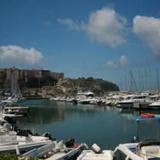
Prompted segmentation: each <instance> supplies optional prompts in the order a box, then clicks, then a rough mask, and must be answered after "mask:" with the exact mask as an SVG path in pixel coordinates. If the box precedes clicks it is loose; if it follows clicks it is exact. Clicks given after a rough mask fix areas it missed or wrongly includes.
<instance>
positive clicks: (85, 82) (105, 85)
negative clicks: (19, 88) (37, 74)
mask: <svg viewBox="0 0 160 160" xmlns="http://www.w3.org/2000/svg"><path fill="white" fill-rule="evenodd" d="M49 80H50V79H49ZM41 82H42V81H41ZM45 82H46V85H45V86H41V87H40V88H39V87H38V85H37V86H36V85H35V84H38V82H37V80H33V81H30V83H29V85H28V88H26V89H25V90H24V92H23V95H24V96H37V95H39V94H41V95H43V96H75V95H76V94H77V92H78V91H92V92H94V93H95V95H103V94H105V93H106V92H108V91H119V87H118V86H117V85H116V84H114V83H112V82H109V81H105V80H103V79H96V78H93V77H89V78H84V77H82V78H77V79H71V78H65V79H61V80H59V81H58V82H56V81H55V80H54V81H53V82H48V81H45ZM44 84H45V83H44ZM33 86H34V87H33ZM35 86H36V87H35Z"/></svg>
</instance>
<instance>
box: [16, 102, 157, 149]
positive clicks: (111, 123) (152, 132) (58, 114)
mask: <svg viewBox="0 0 160 160" xmlns="http://www.w3.org/2000/svg"><path fill="white" fill-rule="evenodd" d="M28 105H29V106H30V113H29V116H28V117H25V118H23V119H21V120H20V121H18V125H19V126H20V127H22V128H28V129H31V130H32V131H36V132H40V133H44V132H50V133H51V134H52V135H55V136H56V137H57V138H58V139H68V138H69V137H74V138H75V139H76V140H77V141H79V142H86V143H87V144H89V145H91V144H93V143H95V142H96V143H98V144H99V145H101V146H102V147H103V148H114V147H115V146H117V145H118V144H119V143H127V142H130V141H131V139H132V138H133V136H135V135H136V134H137V128H138V127H137V123H136V122H135V121H133V120H131V119H130V117H132V116H134V115H137V114H139V113H138V112H137V111H132V110H125V111H124V110H123V111H119V110H117V109H114V108H108V107H104V106H102V107H98V106H93V105H73V104H72V103H64V102H60V103H58V102H49V101H47V102H45V103H44V102H43V103H38V104H37V103H36V102H34V103H29V102H28ZM159 128H160V124H159V122H157V121H154V122H152V121H151V122H143V123H141V124H140V125H139V129H138V130H139V133H138V134H139V136H140V137H141V138H159V135H160V134H159V133H160V131H159Z"/></svg>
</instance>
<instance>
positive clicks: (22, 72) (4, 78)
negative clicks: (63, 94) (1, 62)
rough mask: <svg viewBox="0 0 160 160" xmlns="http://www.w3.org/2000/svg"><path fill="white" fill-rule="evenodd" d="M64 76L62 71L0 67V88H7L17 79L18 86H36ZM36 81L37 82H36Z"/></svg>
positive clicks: (47, 83) (50, 82) (48, 83)
mask: <svg viewBox="0 0 160 160" xmlns="http://www.w3.org/2000/svg"><path fill="white" fill-rule="evenodd" d="M63 78H64V73H58V72H52V71H50V70H43V69H18V68H15V67H12V68H0V88H1V89H3V88H4V89H7V88H9V87H10V86H11V83H14V81H17V82H18V84H19V86H20V87H25V86H26V87H28V86H31V87H34V86H35V87H37V86H38V85H41V86H43V85H50V84H51V85H52V83H53V82H54V81H58V80H60V79H63ZM36 82H37V84H36Z"/></svg>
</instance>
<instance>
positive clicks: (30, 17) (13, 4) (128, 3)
mask: <svg viewBox="0 0 160 160" xmlns="http://www.w3.org/2000/svg"><path fill="white" fill-rule="evenodd" d="M159 6H160V1H159V0H0V67H12V66H16V67H18V68H36V69H50V70H52V71H55V72H64V74H65V77H72V78H78V77H90V76H92V77H95V78H102V79H105V80H108V81H112V82H115V83H117V84H118V85H119V86H120V88H128V89H129V88H131V87H134V88H137V87H138V88H141V89H155V88H157V87H159V72H160V71H159V67H160V63H159V61H160V8H159Z"/></svg>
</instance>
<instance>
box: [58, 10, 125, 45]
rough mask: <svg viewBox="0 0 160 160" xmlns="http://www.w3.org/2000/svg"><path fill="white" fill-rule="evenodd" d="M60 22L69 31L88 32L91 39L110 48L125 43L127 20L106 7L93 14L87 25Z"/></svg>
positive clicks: (67, 19) (67, 20)
mask: <svg viewBox="0 0 160 160" xmlns="http://www.w3.org/2000/svg"><path fill="white" fill-rule="evenodd" d="M58 21H59V22H60V23H61V24H63V25H65V26H67V27H68V28H69V29H72V30H76V31H84V32H86V33H87V35H89V37H90V38H91V39H93V40H95V41H98V42H100V43H103V44H105V45H107V46H109V47H115V46H118V45H120V44H122V43H123V42H125V39H124V37H123V31H124V29H125V25H126V22H127V20H126V19H125V18H124V17H121V16H120V15H119V14H118V13H116V11H115V10H114V9H112V8H108V7H105V8H102V9H100V10H97V11H95V12H92V13H91V14H90V16H89V19H88V22H86V23H85V22H83V21H82V22H75V21H73V20H72V19H70V18H66V19H58Z"/></svg>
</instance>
